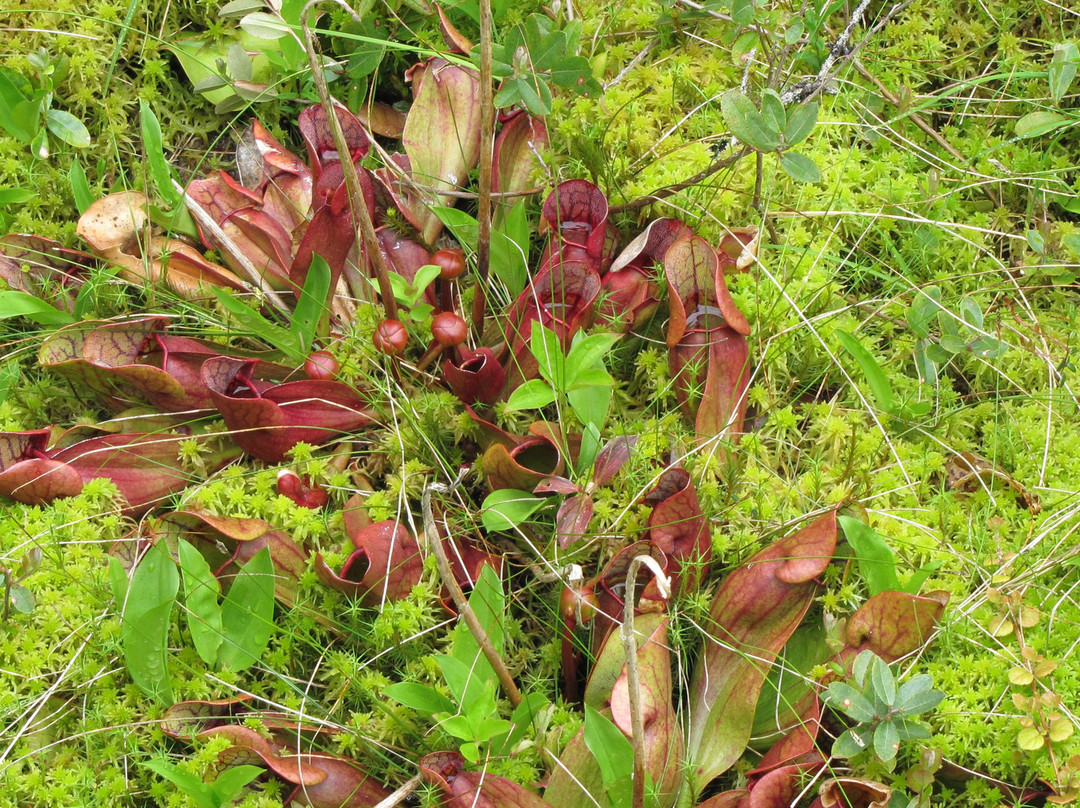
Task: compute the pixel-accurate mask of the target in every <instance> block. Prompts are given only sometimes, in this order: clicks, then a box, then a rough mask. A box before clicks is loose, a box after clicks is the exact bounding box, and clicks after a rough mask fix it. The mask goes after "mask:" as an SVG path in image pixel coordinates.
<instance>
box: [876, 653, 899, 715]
mask: <svg viewBox="0 0 1080 808" xmlns="http://www.w3.org/2000/svg"><path fill="white" fill-rule="evenodd" d="M870 689H871V692H872V693H873V694H874V697H875V698H877V699H878V700H879V701H880V702H881V703H882V704H884V705H885V706H887V707H889V708H892V707H894V706H895V705H896V677H895V676H893V672H892V669H891V668H890V667H889V664H888V663H887V662H886V661H885V660H883V659H881V658H880V657H875V658H874V659H873V660H872V661H871V663H870Z"/></svg>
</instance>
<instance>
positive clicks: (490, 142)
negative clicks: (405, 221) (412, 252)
mask: <svg viewBox="0 0 1080 808" xmlns="http://www.w3.org/2000/svg"><path fill="white" fill-rule="evenodd" d="M491 36H492V35H491V0H480V103H481V110H480V177H479V188H478V191H479V194H478V196H477V203H476V207H477V210H476V219H477V224H478V227H477V237H476V291H475V292H474V294H473V307H472V321H473V330H474V331H475V332H476V333H477V334H481V333H483V330H484V313H485V308H486V306H487V294H486V292H485V287H486V286H487V280H488V271H489V267H490V263H491V161H492V159H493V156H494V144H495V98H494V90H493V89H492V86H491Z"/></svg>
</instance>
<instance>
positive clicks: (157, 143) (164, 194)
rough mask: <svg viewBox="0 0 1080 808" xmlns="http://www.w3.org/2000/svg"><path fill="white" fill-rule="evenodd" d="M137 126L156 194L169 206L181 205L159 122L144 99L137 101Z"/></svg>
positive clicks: (182, 202) (181, 200) (181, 198)
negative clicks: (139, 129)
mask: <svg viewBox="0 0 1080 808" xmlns="http://www.w3.org/2000/svg"><path fill="white" fill-rule="evenodd" d="M139 126H140V128H141V130H142V142H143V153H144V154H145V155H146V167H147V169H148V170H149V172H150V179H151V180H153V182H154V188H156V189H157V192H158V195H159V196H160V197H161V198H162V199H163V200H165V202H166V203H167V204H168V205H169V206H170V207H177V206H182V205H183V204H184V198H183V197H182V196H181V195H180V194H179V193H178V192H177V190H176V189H175V188H173V184H172V183H173V178H174V176H175V173H174V172H173V170H172V167H171V166H170V165H169V163H168V161H167V160H166V159H165V147H164V143H163V141H162V137H161V124H160V123H159V122H158V119H157V116H156V115H154V111H153V110H152V109H151V108H150V107H149V105H148V104H147V103H146V102H145V101H140V102H139Z"/></svg>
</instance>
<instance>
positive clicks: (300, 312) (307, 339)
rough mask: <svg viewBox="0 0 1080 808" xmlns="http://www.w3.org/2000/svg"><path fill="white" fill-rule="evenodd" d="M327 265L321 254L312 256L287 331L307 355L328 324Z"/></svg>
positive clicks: (328, 284)
mask: <svg viewBox="0 0 1080 808" xmlns="http://www.w3.org/2000/svg"><path fill="white" fill-rule="evenodd" d="M330 280H331V272H330V265H329V264H327V263H326V261H325V260H324V259H323V257H322V256H321V255H319V254H318V253H314V254H312V256H311V266H309V267H308V272H307V278H306V279H305V280H304V288H303V289H302V290H301V291H300V299H299V300H298V301H297V302H296V308H295V309H294V310H293V317H292V322H291V323H290V324H289V332H290V333H291V334H292V335H293V336H294V337H295V338H296V342H297V345H298V347H299V350H300V352H301V353H303V354H307V353H308V352H309V351H311V349H312V348H313V347H314V345H315V339H316V338H317V337H318V336H319V334H320V333H321V332H322V330H323V326H324V325H325V324H328V323H329V317H330V311H329V308H328V307H327V299H328V298H329V296H330Z"/></svg>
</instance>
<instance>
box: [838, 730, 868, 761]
mask: <svg viewBox="0 0 1080 808" xmlns="http://www.w3.org/2000/svg"><path fill="white" fill-rule="evenodd" d="M867 746H869V742H868V741H867V740H866V739H865V738H864V737H863V736H862V734H861V733H860V732H856V730H854V729H849V730H845V731H844V732H842V733H840V736H839V737H838V738H837V739H836V740H835V741H834V742H833V746H832V753H833V755H834V756H836V757H839V758H852V757H855V755H857V754H859V753H860V752H861V751H863V750H864V749H866V747H867Z"/></svg>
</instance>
